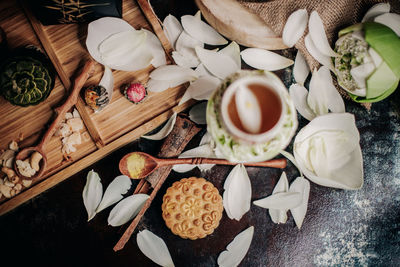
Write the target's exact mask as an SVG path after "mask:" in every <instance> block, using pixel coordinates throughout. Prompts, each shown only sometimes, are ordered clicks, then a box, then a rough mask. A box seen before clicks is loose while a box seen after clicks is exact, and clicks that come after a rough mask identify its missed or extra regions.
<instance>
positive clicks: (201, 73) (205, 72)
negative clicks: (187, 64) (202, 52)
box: [194, 63, 215, 77]
mask: <svg viewBox="0 0 400 267" xmlns="http://www.w3.org/2000/svg"><path fill="white" fill-rule="evenodd" d="M194 71H195V72H196V73H197V75H198V76H199V77H202V76H212V77H215V76H214V75H212V73H211V72H209V71H208V70H207V69H206V67H204V65H203V63H200V64H199V65H198V66H197V68H196V69H195V70H194Z"/></svg>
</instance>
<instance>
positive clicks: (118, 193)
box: [96, 175, 132, 213]
mask: <svg viewBox="0 0 400 267" xmlns="http://www.w3.org/2000/svg"><path fill="white" fill-rule="evenodd" d="M131 185H132V180H131V179H130V178H129V177H128V176H126V175H120V176H117V177H115V179H114V180H113V181H112V182H111V183H110V185H109V186H108V187H107V189H106V191H105V192H104V195H103V198H102V200H101V202H100V204H99V206H98V207H97V209H96V213H99V212H100V211H102V210H104V209H106V208H108V207H109V206H111V205H112V204H114V203H117V202H118V201H120V200H121V199H122V198H123V196H122V195H123V194H126V193H127V192H128V190H129V189H130V188H131Z"/></svg>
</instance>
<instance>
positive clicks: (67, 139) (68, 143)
mask: <svg viewBox="0 0 400 267" xmlns="http://www.w3.org/2000/svg"><path fill="white" fill-rule="evenodd" d="M82 129H83V121H82V119H81V117H80V115H79V113H78V111H77V110H76V109H74V110H73V112H72V113H71V112H67V113H66V114H65V120H64V121H63V122H62V123H61V124H60V127H59V128H58V130H57V132H56V133H55V136H61V137H63V138H62V140H61V141H62V145H63V147H62V152H63V154H64V155H69V154H71V153H73V152H75V151H76V147H75V145H79V144H81V143H82V139H81V134H80V130H82Z"/></svg>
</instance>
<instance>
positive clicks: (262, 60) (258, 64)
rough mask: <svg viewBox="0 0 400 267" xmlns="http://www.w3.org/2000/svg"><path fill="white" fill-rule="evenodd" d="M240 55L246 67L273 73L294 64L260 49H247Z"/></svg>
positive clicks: (289, 60)
mask: <svg viewBox="0 0 400 267" xmlns="http://www.w3.org/2000/svg"><path fill="white" fill-rule="evenodd" d="M240 55H241V56H242V59H243V61H244V62H246V64H247V65H249V66H251V67H253V68H255V69H259V70H268V71H275V70H280V69H284V68H286V67H289V66H290V65H292V64H293V63H294V62H293V60H291V59H288V58H286V57H283V56H281V55H278V54H276V53H274V52H271V51H268V50H265V49H261V48H247V49H245V50H243V51H242V52H241V53H240Z"/></svg>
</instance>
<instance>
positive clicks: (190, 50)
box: [175, 31, 204, 68]
mask: <svg viewBox="0 0 400 267" xmlns="http://www.w3.org/2000/svg"><path fill="white" fill-rule="evenodd" d="M196 46H200V47H203V46H204V43H202V42H201V41H199V40H196V39H194V38H193V37H191V36H190V35H189V34H187V33H186V32H185V31H183V32H182V33H181V35H180V36H179V38H178V40H177V41H176V51H177V52H179V54H180V55H182V57H183V59H181V58H179V56H178V55H175V57H177V59H178V62H179V61H183V60H185V61H187V62H190V63H191V66H190V67H191V68H194V67H196V66H198V65H199V63H200V60H199V58H198V57H197V54H196V51H195V47H196Z"/></svg>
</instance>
